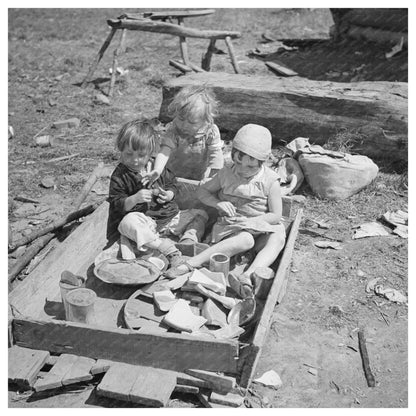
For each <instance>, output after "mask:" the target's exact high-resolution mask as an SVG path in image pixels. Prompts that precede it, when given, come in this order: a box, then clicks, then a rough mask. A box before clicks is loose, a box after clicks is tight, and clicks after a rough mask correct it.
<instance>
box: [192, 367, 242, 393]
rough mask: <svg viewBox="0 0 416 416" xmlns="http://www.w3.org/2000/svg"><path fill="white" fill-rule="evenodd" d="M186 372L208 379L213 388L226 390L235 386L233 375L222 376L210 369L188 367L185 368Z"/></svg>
mask: <svg viewBox="0 0 416 416" xmlns="http://www.w3.org/2000/svg"><path fill="white" fill-rule="evenodd" d="M185 373H186V374H189V375H191V376H194V377H197V378H200V379H201V380H205V381H208V382H209V383H210V384H211V386H212V389H213V390H220V391H221V392H227V391H230V390H232V389H233V388H235V386H236V381H235V378H234V377H230V376H224V375H221V374H218V373H213V372H211V371H205V370H197V369H192V368H190V369H188V370H185Z"/></svg>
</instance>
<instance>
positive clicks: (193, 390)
mask: <svg viewBox="0 0 416 416" xmlns="http://www.w3.org/2000/svg"><path fill="white" fill-rule="evenodd" d="M174 391H175V392H176V393H187V394H198V393H199V387H194V386H186V385H184V384H177V385H176V386H175V390H174Z"/></svg>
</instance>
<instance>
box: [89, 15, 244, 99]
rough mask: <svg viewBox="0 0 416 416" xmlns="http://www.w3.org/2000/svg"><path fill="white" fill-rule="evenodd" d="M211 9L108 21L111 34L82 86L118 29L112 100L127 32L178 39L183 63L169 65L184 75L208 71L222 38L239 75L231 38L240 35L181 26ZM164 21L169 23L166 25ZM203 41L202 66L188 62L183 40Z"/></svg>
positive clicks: (125, 17) (123, 17) (111, 91)
mask: <svg viewBox="0 0 416 416" xmlns="http://www.w3.org/2000/svg"><path fill="white" fill-rule="evenodd" d="M214 12H215V11H214V10H212V9H205V10H202V9H199V10H188V11H185V10H174V11H163V12H147V13H138V14H132V15H126V14H124V15H122V16H120V17H118V18H117V19H110V20H107V23H108V25H109V26H110V27H111V31H110V33H109V34H108V36H107V39H106V40H105V41H104V43H103V45H102V46H101V49H100V50H99V52H98V54H97V56H96V58H95V60H94V62H93V63H92V64H91V66H90V69H89V71H88V74H87V75H86V77H85V78H84V80H83V82H82V84H81V86H82V87H83V88H84V87H85V86H86V84H87V83H88V82H89V80H90V79H91V78H92V76H93V74H94V72H95V70H96V69H97V66H98V64H99V62H100V60H101V58H102V57H103V55H104V52H105V51H106V50H107V48H108V46H109V45H110V43H111V41H112V39H113V37H114V35H115V33H116V31H117V30H121V37H120V42H119V45H118V47H117V48H116V49H115V51H114V58H113V68H112V74H111V82H110V89H109V92H108V96H109V97H111V96H112V95H113V91H114V85H115V82H116V72H117V61H118V56H119V54H120V52H121V51H122V50H124V42H125V37H126V30H139V31H144V32H156V33H167V34H169V35H173V36H178V37H179V46H180V50H181V55H182V60H183V64H180V63H178V62H176V61H170V64H171V65H172V66H175V67H176V68H178V69H180V70H181V71H183V72H190V71H196V72H203V71H209V70H210V67H211V59H212V55H213V53H214V51H215V42H216V41H217V39H224V41H225V43H226V45H227V49H228V53H229V55H230V59H231V64H232V66H233V68H234V71H235V73H236V74H238V73H240V70H239V68H238V63H237V60H236V58H235V54H234V48H233V45H232V39H235V38H239V37H241V33H240V32H234V31H220V30H200V29H194V28H190V27H186V26H184V25H183V20H184V19H185V18H187V17H197V16H206V15H210V14H212V13H214ZM172 19H177V21H178V24H174V23H171V22H172ZM167 20H168V21H169V22H167ZM188 37H189V38H202V39H210V42H209V46H208V49H207V52H206V53H205V55H204V57H203V58H202V63H201V67H198V66H197V65H194V64H193V63H191V61H190V59H189V55H188V48H187V44H186V38H188Z"/></svg>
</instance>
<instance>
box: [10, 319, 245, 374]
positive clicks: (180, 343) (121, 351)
mask: <svg viewBox="0 0 416 416" xmlns="http://www.w3.org/2000/svg"><path fill="white" fill-rule="evenodd" d="M13 330H14V332H13V336H14V339H15V342H16V344H18V345H20V346H25V347H28V348H33V347H35V348H38V349H45V350H46V349H47V350H48V351H50V352H54V353H67V352H70V353H72V354H77V355H82V356H86V357H91V358H95V357H106V359H109V360H114V361H122V362H125V363H129V364H136V365H149V366H155V367H158V368H165V369H169V370H175V371H184V370H185V369H186V368H189V367H191V368H198V367H199V368H204V369H205V368H206V369H208V370H210V371H224V372H227V373H231V374H236V372H237V357H238V342H236V341H232V340H219V339H216V340H211V339H207V338H198V337H196V336H192V335H182V334H175V333H170V332H167V333H160V334H157V335H155V334H151V333H138V332H137V331H134V330H128V329H123V328H105V329H104V328H94V327H89V326H87V325H85V324H80V323H76V322H67V321H48V320H44V321H42V320H34V319H31V318H26V317H24V318H15V319H14V321H13ZM57 339H59V342H57V341H56V340H57ZM137 351H140V354H138V353H137Z"/></svg>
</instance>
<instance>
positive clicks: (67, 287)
mask: <svg viewBox="0 0 416 416" xmlns="http://www.w3.org/2000/svg"><path fill="white" fill-rule="evenodd" d="M78 281H79V285H78V286H74V285H70V284H69V283H65V282H62V281H60V282H59V288H60V289H61V298H62V303H63V304H64V309H65V319H68V303H67V301H66V296H67V294H68V293H69V292H71V291H72V290H74V289H79V288H80V287H85V280H78Z"/></svg>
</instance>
